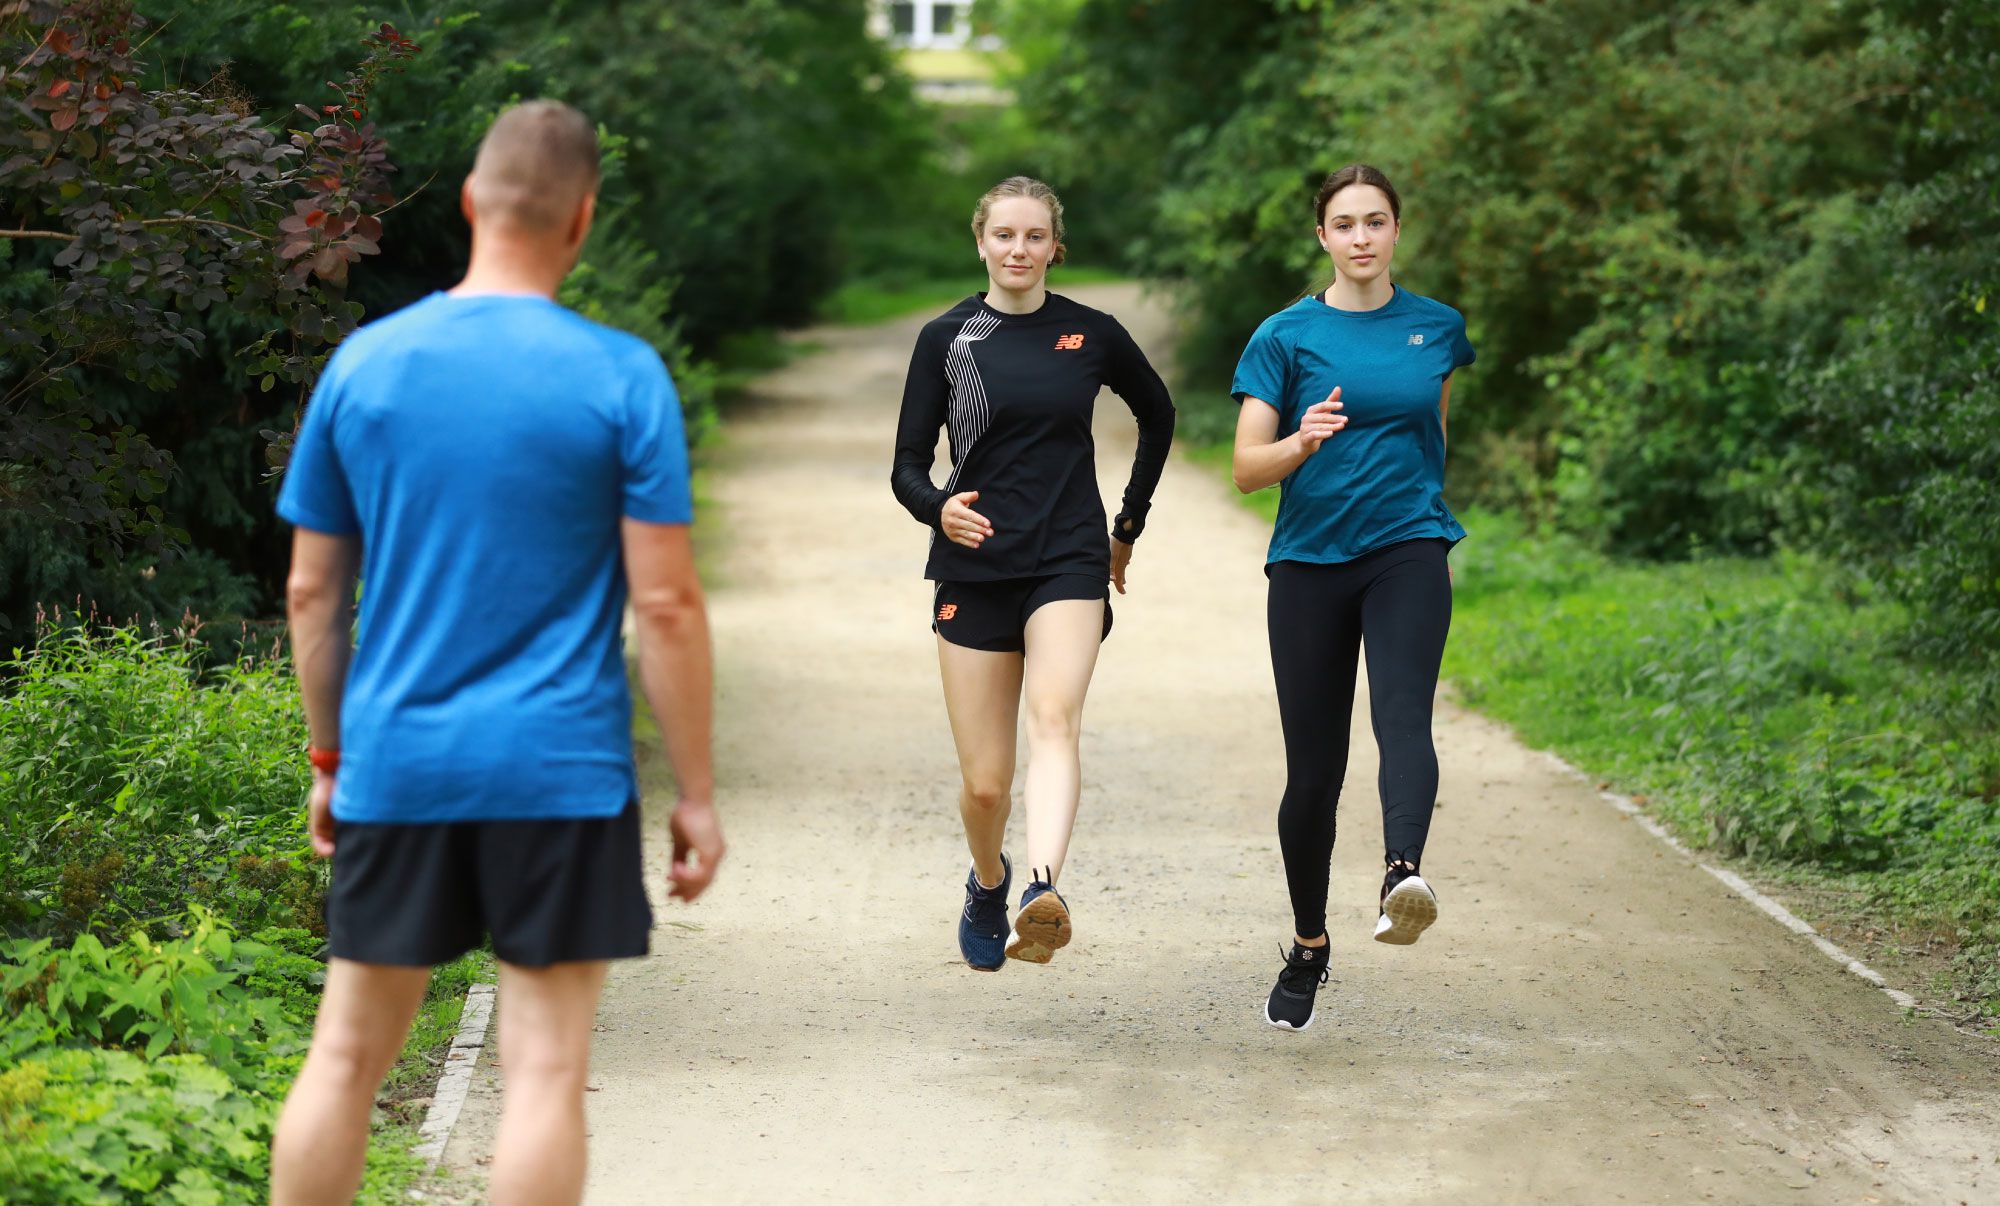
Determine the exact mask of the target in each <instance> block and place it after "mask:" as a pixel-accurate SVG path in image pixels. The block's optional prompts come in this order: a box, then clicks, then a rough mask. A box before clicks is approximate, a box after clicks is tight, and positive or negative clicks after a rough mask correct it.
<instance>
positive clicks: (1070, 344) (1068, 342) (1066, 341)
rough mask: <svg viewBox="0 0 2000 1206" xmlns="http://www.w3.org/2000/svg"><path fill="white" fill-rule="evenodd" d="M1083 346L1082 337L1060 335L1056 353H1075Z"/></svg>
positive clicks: (1057, 340)
mask: <svg viewBox="0 0 2000 1206" xmlns="http://www.w3.org/2000/svg"><path fill="white" fill-rule="evenodd" d="M1082 346H1083V336H1081V335H1059V336H1057V337H1056V351H1058V352H1074V351H1076V350H1077V349H1078V348H1080V347H1082Z"/></svg>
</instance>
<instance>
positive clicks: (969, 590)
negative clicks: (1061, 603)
mask: <svg viewBox="0 0 2000 1206" xmlns="http://www.w3.org/2000/svg"><path fill="white" fill-rule="evenodd" d="M1058 599H1102V600H1104V634H1103V636H1106V637H1108V636H1110V635H1111V584H1110V583H1109V582H1107V581H1105V579H1104V578H1103V577H1102V576H1101V575H1098V574H1049V575H1047V576H1045V577H1040V578H1002V579H1000V580H998V581H995V582H940V583H938V584H937V598H936V600H935V602H934V603H933V604H932V606H931V631H932V632H935V633H937V634H938V635H939V636H941V637H943V638H944V639H945V640H947V641H950V642H951V643H952V644H954V645H963V646H964V647H965V648H967V649H984V650H986V651H987V652H988V653H1020V652H1021V651H1022V650H1024V649H1026V648H1027V647H1028V645H1027V632H1028V617H1029V616H1031V615H1033V614H1035V609H1036V608H1038V607H1040V606H1041V605H1042V604H1044V603H1054V602H1055V601H1056V600H1058ZM1099 639H1100V640H1102V639H1103V637H1100V638H1099Z"/></svg>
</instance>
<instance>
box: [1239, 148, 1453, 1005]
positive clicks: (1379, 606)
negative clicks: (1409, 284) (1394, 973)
mask: <svg viewBox="0 0 2000 1206" xmlns="http://www.w3.org/2000/svg"><path fill="white" fill-rule="evenodd" d="M1313 220H1314V224H1315V226H1316V229H1317V231H1318V234H1319V243H1320V246H1321V247H1322V248H1324V249H1325V250H1326V253H1327V255H1328V257H1329V258H1330V259H1331V260H1332V261H1333V269H1334V279H1333V284H1332V285H1331V286H1330V287H1328V288H1327V289H1325V290H1323V291H1321V292H1319V293H1314V294H1311V295H1308V296H1307V297H1304V298H1302V299H1300V300H1299V301H1297V302H1295V303H1294V304H1292V305H1290V306H1287V307H1286V308H1285V309H1283V310H1280V311H1279V312H1278V313H1276V314H1273V315H1272V316H1271V317H1270V318H1268V319H1265V320H1264V323H1263V325H1262V326H1260V327H1258V328H1257V333H1256V334H1255V335H1253V336H1251V337H1250V344H1249V346H1248V347H1246V348H1244V349H1243V359H1242V360H1241V361H1240V362H1239V363H1238V364H1237V366H1236V380H1235V382H1234V383H1233V384H1232V385H1231V387H1230V392H1232V393H1233V394H1235V395H1236V399H1237V401H1238V402H1239V403H1241V404H1242V409H1241V412H1240V414H1239V415H1238V416H1237V423H1236V452H1235V460H1234V465H1233V473H1234V477H1235V479H1236V486H1237V488H1238V489H1240V490H1242V491H1243V492H1245V493H1246V494H1247V493H1249V492H1250V491H1252V490H1261V489H1263V488H1264V487H1266V486H1269V485H1272V484H1273V483H1279V482H1282V483H1283V494H1282V496H1281V499H1280V501H1279V504H1278V522H1277V527H1276V529H1275V530H1274V531H1273V532H1272V534H1271V551H1270V555H1269V556H1268V557H1267V558H1266V564H1265V567H1264V572H1265V574H1266V575H1267V576H1268V577H1269V578H1270V580H1271V586H1270V601H1269V607H1268V618H1269V623H1270V630H1271V668H1272V673H1273V675H1274V676H1275V677H1276V679H1277V687H1278V712H1279V717H1280V722H1281V724H1282V726H1283V728H1284V736H1285V772H1286V778H1285V797H1284V801H1283V802H1282V803H1281V804H1280V805H1279V807H1278V843H1279V846H1280V847H1281V848H1282V850H1283V852H1284V858H1285V880H1286V883H1287V885H1288V887H1289V888H1290V891H1291V897H1292V912H1293V921H1294V925H1295V927H1296V929H1297V932H1296V934H1295V935H1294V936H1293V942H1292V949H1291V953H1290V954H1289V955H1288V956H1287V957H1286V960H1285V968H1284V970H1283V971H1282V972H1280V973H1279V974H1278V983H1277V985H1276V987H1274V988H1273V989H1272V990H1271V995H1270V998H1269V1000H1268V1002H1267V1003H1266V1005H1265V1010H1264V1017H1265V1020H1266V1021H1268V1022H1270V1023H1271V1024H1272V1025H1274V1026H1280V1027H1284V1028H1286V1029H1289V1030H1304V1029H1305V1028H1306V1027H1307V1026H1309V1025H1311V1024H1312V1020H1313V998H1314V996H1315V994H1316V993H1317V992H1318V990H1319V986H1320V985H1321V984H1323V983H1324V982H1325V981H1326V957H1327V936H1326V893H1327V877H1328V873H1329V868H1330V865H1331V863H1332V860H1333V833H1334V813H1335V809H1336V808H1337V806H1338V805H1339V802H1340V783H1341V779H1342V778H1343V777H1344V776H1345V775H1346V773H1347V738H1348V728H1349V724H1350V722H1351V720H1352V713H1353V708H1354V676H1355V671H1356V669H1357V666H1358V662H1359V656H1360V652H1361V650H1362V648H1363V638H1364V637H1365V638H1366V649H1367V653H1368V688H1369V703H1370V708H1371V711H1372V714H1373V715H1372V719H1373V721H1374V726H1375V740H1376V743H1377V745H1378V746H1380V748H1381V754H1382V774H1381V779H1380V788H1381V793H1382V832H1383V845H1384V846H1385V848H1386V859H1385V861H1386V862H1387V863H1388V873H1387V875H1386V876H1385V877H1384V878H1383V881H1382V896H1381V901H1380V906H1381V910H1380V913H1379V915H1378V917H1377V920H1376V925H1375V938H1376V940H1377V941H1379V942H1390V943H1395V944H1398V945H1407V944H1409V943H1412V942H1415V941H1416V940H1417V936H1418V935H1419V934H1421V933H1422V932H1423V931H1424V929H1425V928H1426V927H1427V926H1429V925H1430V924H1431V923H1432V922H1433V921H1435V920H1436V919H1437V897H1436V895H1435V894H1434V893H1433V892H1432V891H1431V888H1430V885H1429V884H1427V883H1425V882H1424V880H1423V877H1422V876H1420V875H1419V874H1418V873H1417V868H1418V865H1419V863H1420V861H1421V860H1422V858H1423V852H1424V840H1425V838H1426V836H1427V835H1428V833H1429V831H1430V823H1431V810H1432V808H1433V807H1434V806H1435V805H1436V803H1437V782H1438V764H1437V751H1436V750H1435V749H1434V748H1433V747H1432V745H1431V702H1432V698H1433V697H1434V696H1435V695H1436V693H1437V677H1438V664H1439V663H1440V662H1441V661H1442V660H1443V657H1444V642H1445V634H1446V632H1448V631H1449V630H1450V628H1451V579H1450V576H1449V571H1448V570H1447V569H1446V566H1445V554H1446V553H1447V552H1449V551H1450V549H1451V546H1452V545H1453V544H1455V543H1457V542H1458V541H1459V540H1460V539H1462V538H1464V536H1465V529H1463V528H1461V527H1459V526H1458V520H1456V519H1454V518H1453V517H1452V514H1451V510H1450V508H1448V507H1446V506H1445V505H1444V430H1445V411H1446V407H1447V406H1448V404H1449V402H1450V399H1451V375H1452V373H1453V372H1455V371H1457V370H1458V369H1461V368H1464V367H1465V366H1466V365H1469V364H1471V363H1472V360H1473V352H1472V345H1471V344H1470V343H1469V342H1467V341H1466V338H1465V320H1464V318H1462V317H1461V316H1460V315H1459V313H1458V311H1456V310H1454V309H1452V308H1451V307H1450V306H1447V305H1444V304H1443V303H1441V302H1435V301H1432V300H1430V299H1429V298H1427V297H1419V296H1417V295H1416V294H1414V293H1411V292H1409V291H1408V290H1406V289H1403V288H1400V287H1399V286H1397V285H1395V284H1394V283H1393V282H1391V281H1390V279H1389V264H1390V261H1392V260H1393V259H1394V258H1395V254H1396V240H1397V237H1398V236H1399V235H1400V233H1401V230H1402V225H1401V223H1402V202H1401V200H1400V199H1399V198H1398V197H1397V195H1396V189H1395V187H1394V186H1393V185H1391V184H1390V183H1389V180H1388V178H1387V177H1386V176H1384V175H1383V174H1382V173H1381V172H1379V171H1377V170H1376V169H1374V168H1372V167H1368V166H1366V165H1365V164H1354V165H1351V166H1349V167H1344V168H1342V169H1340V170H1339V171H1337V172H1335V173H1334V174H1333V175H1331V176H1329V177H1327V179H1326V182H1325V183H1324V184H1322V185H1320V187H1319V191H1318V193H1317V194H1316V195H1315V196H1314V198H1313Z"/></svg>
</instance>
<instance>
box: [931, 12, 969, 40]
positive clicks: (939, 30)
mask: <svg viewBox="0 0 2000 1206" xmlns="http://www.w3.org/2000/svg"><path fill="white" fill-rule="evenodd" d="M963 7H964V6H963V5H959V4H933V5H931V34H932V36H933V37H938V38H948V37H950V36H951V35H953V34H955V33H957V32H958V10H959V9H960V8H963Z"/></svg>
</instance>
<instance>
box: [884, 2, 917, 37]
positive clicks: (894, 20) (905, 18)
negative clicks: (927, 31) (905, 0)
mask: <svg viewBox="0 0 2000 1206" xmlns="http://www.w3.org/2000/svg"><path fill="white" fill-rule="evenodd" d="M889 32H890V33H892V34H894V35H896V36H897V37H899V38H907V37H910V36H911V35H913V34H915V33H916V32H917V6H916V5H915V4H891V5H890V6H889Z"/></svg>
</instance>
